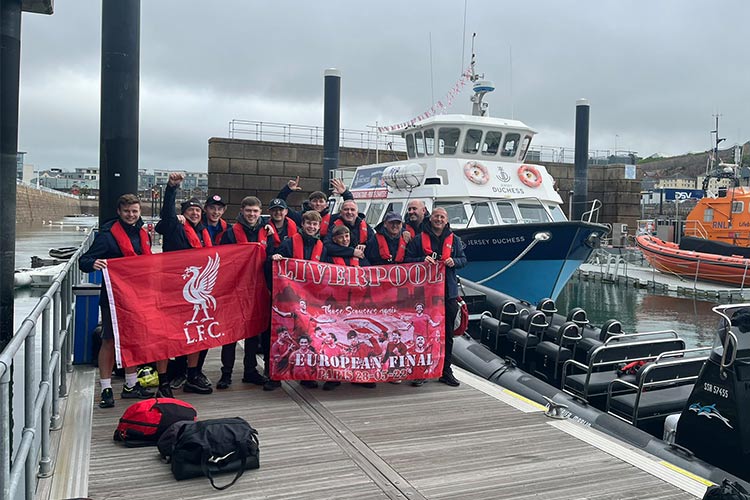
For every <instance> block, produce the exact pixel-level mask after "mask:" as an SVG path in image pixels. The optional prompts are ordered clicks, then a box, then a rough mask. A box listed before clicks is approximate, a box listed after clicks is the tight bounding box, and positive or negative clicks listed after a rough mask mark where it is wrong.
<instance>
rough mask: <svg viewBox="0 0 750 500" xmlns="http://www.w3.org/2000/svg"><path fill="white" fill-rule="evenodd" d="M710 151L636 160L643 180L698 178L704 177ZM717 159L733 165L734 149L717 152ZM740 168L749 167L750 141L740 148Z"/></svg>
mask: <svg viewBox="0 0 750 500" xmlns="http://www.w3.org/2000/svg"><path fill="white" fill-rule="evenodd" d="M710 153H711V152H710V151H704V152H701V153H688V154H684V155H679V156H670V157H658V156H657V157H649V158H643V159H642V160H638V167H639V170H640V172H641V175H642V176H643V177H644V178H649V177H650V178H664V177H698V176H699V175H705V173H706V165H707V164H708V158H709V154H710ZM719 158H721V161H722V162H725V163H734V147H731V148H727V149H720V150H719ZM742 166H750V141H749V142H746V143H745V144H744V145H743V146H742Z"/></svg>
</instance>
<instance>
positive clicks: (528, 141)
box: [518, 135, 531, 161]
mask: <svg viewBox="0 0 750 500" xmlns="http://www.w3.org/2000/svg"><path fill="white" fill-rule="evenodd" d="M529 146H531V136H530V135H527V136H524V138H523V142H522V143H521V153H520V154H519V155H518V158H519V159H520V160H521V161H524V160H525V159H526V152H527V151H528V150H529Z"/></svg>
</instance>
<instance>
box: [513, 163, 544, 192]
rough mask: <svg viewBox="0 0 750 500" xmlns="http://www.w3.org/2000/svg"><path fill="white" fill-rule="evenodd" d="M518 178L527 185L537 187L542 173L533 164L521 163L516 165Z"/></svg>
mask: <svg viewBox="0 0 750 500" xmlns="http://www.w3.org/2000/svg"><path fill="white" fill-rule="evenodd" d="M518 178H519V179H521V182H523V183H524V184H526V185H527V186H529V187H533V188H536V187H539V186H541V184H542V175H541V174H540V173H539V170H537V168H536V167H535V166H533V165H521V166H520V167H518Z"/></svg>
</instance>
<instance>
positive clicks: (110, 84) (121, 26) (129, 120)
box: [99, 0, 141, 226]
mask: <svg viewBox="0 0 750 500" xmlns="http://www.w3.org/2000/svg"><path fill="white" fill-rule="evenodd" d="M140 17H141V1H140V0H117V1H116V2H102V66H101V67H102V76H101V123H100V136H99V225H100V226H101V225H102V223H104V221H106V220H108V219H112V218H114V217H116V216H117V214H116V210H117V207H115V202H116V201H117V198H119V197H120V196H121V195H123V194H126V193H133V194H137V193H138V118H139V115H138V99H139V77H140V31H141V25H140Z"/></svg>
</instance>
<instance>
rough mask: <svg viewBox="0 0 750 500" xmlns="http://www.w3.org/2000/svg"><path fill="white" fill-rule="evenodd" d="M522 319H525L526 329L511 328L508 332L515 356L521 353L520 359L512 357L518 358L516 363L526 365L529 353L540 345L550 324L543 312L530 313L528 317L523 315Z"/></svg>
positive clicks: (508, 338)
mask: <svg viewBox="0 0 750 500" xmlns="http://www.w3.org/2000/svg"><path fill="white" fill-rule="evenodd" d="M520 317H521V319H522V320H523V319H525V321H524V328H523V329H521V328H511V329H510V330H508V334H507V340H508V343H510V345H511V350H512V352H513V353H514V354H517V353H519V351H520V359H518V357H517V356H513V354H511V355H512V356H513V357H514V358H517V359H516V361H519V362H520V363H521V364H522V365H525V364H526V357H527V356H526V354H527V352H528V351H529V350H532V349H534V348H535V347H536V346H537V344H539V341H540V340H541V338H542V336H543V335H544V330H545V329H546V328H547V326H548V323H547V316H546V315H545V314H544V313H543V312H542V311H534V312H530V313H529V314H528V315H524V314H523V313H522V314H521V315H520Z"/></svg>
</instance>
